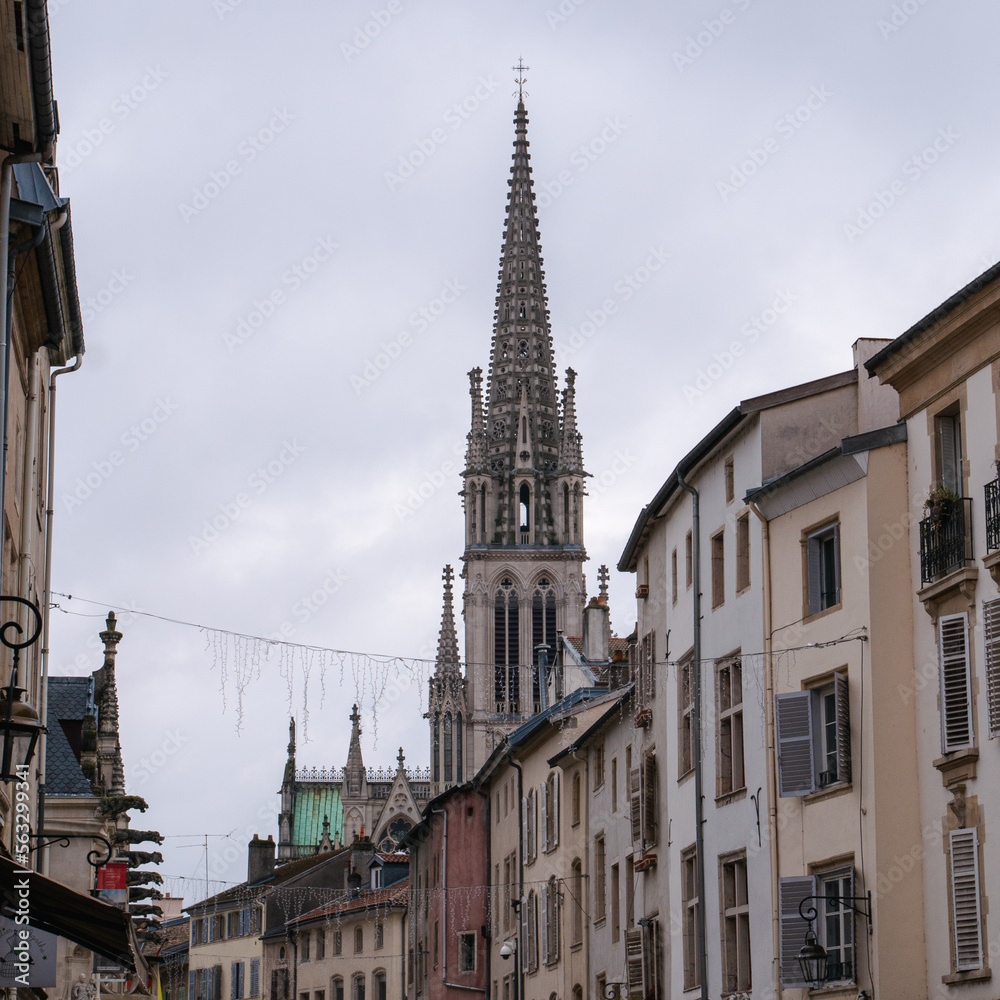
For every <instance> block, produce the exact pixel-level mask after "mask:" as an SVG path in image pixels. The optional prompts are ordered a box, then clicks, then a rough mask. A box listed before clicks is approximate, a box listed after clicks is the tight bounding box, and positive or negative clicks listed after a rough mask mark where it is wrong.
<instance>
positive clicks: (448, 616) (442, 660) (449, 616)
mask: <svg viewBox="0 0 1000 1000" xmlns="http://www.w3.org/2000/svg"><path fill="white" fill-rule="evenodd" d="M442 579H443V580H444V607H443V608H442V610H441V632H440V635H439V636H438V648H437V667H436V670H435V672H436V673H452V672H454V673H457V672H458V669H459V659H458V634H457V633H456V631H455V607H454V603H453V598H452V580H454V579H455V572H454V570H453V569H452V568H451V566H445V568H444V573H442Z"/></svg>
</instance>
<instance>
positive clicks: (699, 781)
mask: <svg viewBox="0 0 1000 1000" xmlns="http://www.w3.org/2000/svg"><path fill="white" fill-rule="evenodd" d="M677 483H678V485H679V486H680V488H681V489H682V490H684V491H685V492H686V493H690V494H691V562H692V581H691V582H692V584H693V589H694V594H693V598H694V600H693V604H694V657H693V661H692V664H691V670H692V686H693V687H694V704H693V705H692V709H691V743H692V745H693V746H692V749H693V750H694V822H695V833H694V842H695V856H696V858H697V872H696V878H697V882H698V940H699V942H700V945H701V947H700V948H699V949H698V979H699V980H700V981H701V1000H708V955H707V953H706V942H707V934H706V929H707V926H708V924H707V921H706V919H705V918H706V914H705V910H706V906H705V904H706V902H707V900H706V897H705V831H704V825H705V816H704V813H705V802H704V791H703V783H704V777H703V775H702V759H701V539H700V525H701V513H700V510H699V496H698V491H697V490H696V489H695V488H694V487H693V486H688V484H687V483H686V482H684V476H683V474H682V473H681V472H678V473H677Z"/></svg>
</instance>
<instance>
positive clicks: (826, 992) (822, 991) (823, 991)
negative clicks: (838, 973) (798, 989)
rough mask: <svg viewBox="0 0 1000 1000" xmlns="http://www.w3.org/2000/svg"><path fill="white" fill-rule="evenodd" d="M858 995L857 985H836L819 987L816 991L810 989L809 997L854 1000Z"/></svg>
mask: <svg viewBox="0 0 1000 1000" xmlns="http://www.w3.org/2000/svg"><path fill="white" fill-rule="evenodd" d="M857 995H858V986H857V983H837V984H836V985H832V986H820V987H819V988H818V989H810V990H809V996H811V997H823V998H824V1000H827V998H829V1000H834V998H835V997H850V998H851V1000H855V997H857Z"/></svg>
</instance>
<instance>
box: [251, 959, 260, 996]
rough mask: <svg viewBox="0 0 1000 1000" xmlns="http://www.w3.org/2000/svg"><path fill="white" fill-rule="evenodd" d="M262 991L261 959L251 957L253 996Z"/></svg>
mask: <svg viewBox="0 0 1000 1000" xmlns="http://www.w3.org/2000/svg"><path fill="white" fill-rule="evenodd" d="M259 992H260V959H259V958H251V959H250V993H249V995H250V996H252V997H255V996H257V994H258V993H259Z"/></svg>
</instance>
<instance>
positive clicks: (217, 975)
mask: <svg viewBox="0 0 1000 1000" xmlns="http://www.w3.org/2000/svg"><path fill="white" fill-rule="evenodd" d="M212 1000H222V966H221V965H213V966H212Z"/></svg>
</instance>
